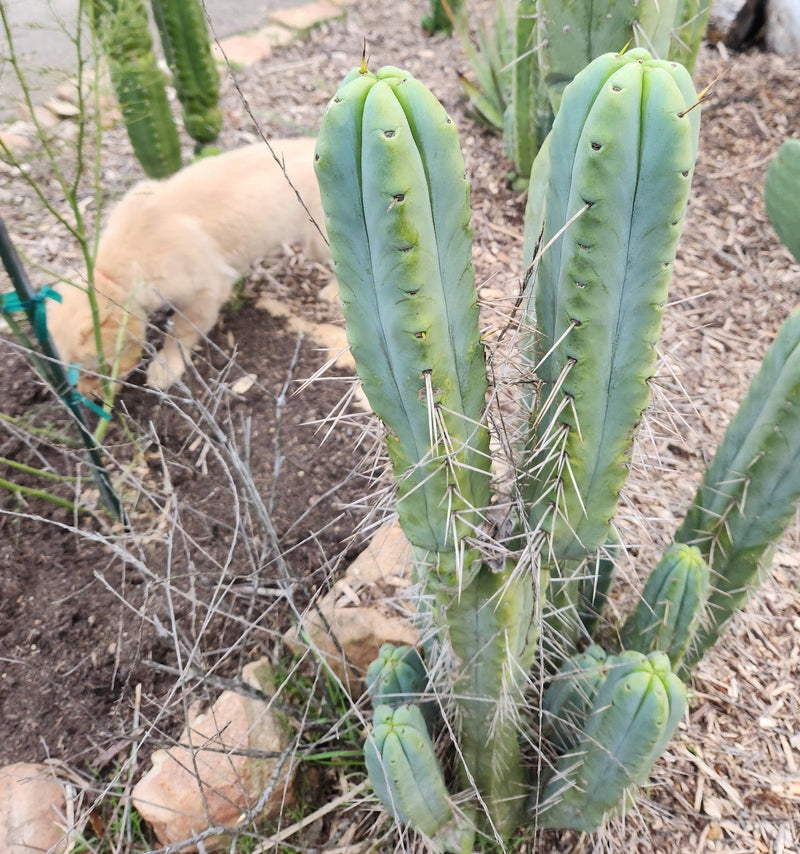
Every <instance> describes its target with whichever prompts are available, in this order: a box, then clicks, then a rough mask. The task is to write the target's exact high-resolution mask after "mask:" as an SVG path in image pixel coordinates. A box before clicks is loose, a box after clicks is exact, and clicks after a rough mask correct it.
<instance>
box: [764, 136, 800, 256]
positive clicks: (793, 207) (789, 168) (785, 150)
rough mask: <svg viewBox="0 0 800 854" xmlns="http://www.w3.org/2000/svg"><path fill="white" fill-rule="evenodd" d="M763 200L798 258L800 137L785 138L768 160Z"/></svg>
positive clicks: (799, 251) (799, 245)
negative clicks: (776, 152) (774, 154)
mask: <svg viewBox="0 0 800 854" xmlns="http://www.w3.org/2000/svg"><path fill="white" fill-rule="evenodd" d="M764 201H765V202H766V205H767V214H768V215H769V219H770V222H771V223H772V227H773V228H774V229H775V232H776V234H777V235H778V237H780V239H781V240H782V241H783V243H784V244H785V245H786V248H787V249H788V250H789V251H790V252H791V253H792V255H793V256H794V258H795V260H796V261H800V139H787V140H786V141H785V142H784V143H783V145H781V147H780V149H778V154H777V155H776V156H775V158H774V159H773V160H772V161H771V162H770V164H769V167H768V168H767V178H766V181H765V183H764Z"/></svg>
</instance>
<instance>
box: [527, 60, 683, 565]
mask: <svg viewBox="0 0 800 854" xmlns="http://www.w3.org/2000/svg"><path fill="white" fill-rule="evenodd" d="M695 103H696V97H695V94H694V88H693V87H692V84H691V79H690V78H689V75H688V74H687V73H686V71H685V70H684V69H682V68H681V67H680V66H676V65H672V64H669V63H666V62H663V61H659V60H652V59H651V58H650V56H649V54H647V52H646V51H643V50H639V49H637V50H633V51H630V52H629V53H626V54H623V55H619V54H616V55H615V54H606V55H604V56H603V57H600V58H599V59H597V60H595V61H594V62H593V63H592V64H591V65H590V66H589V67H588V68H586V69H585V70H584V71H583V72H581V73H580V74H579V75H578V76H577V77H576V78H575V80H574V81H573V83H572V84H571V85H570V87H568V89H567V90H565V93H564V101H563V105H562V106H563V107H564V109H563V111H559V114H558V115H557V117H556V121H555V123H554V126H553V131H552V135H551V138H550V140H549V149H550V150H551V151H552V150H555V151H558V152H559V157H558V158H555V157H552V158H548V157H547V151H545V152H544V155H545V157H546V158H547V161H548V165H547V169H546V175H547V184H546V190H545V191H544V193H543V192H542V185H543V182H542V181H541V180H539V179H538V177H537V176H535V175H534V176H533V178H532V191H531V192H532V196H534V197H539V198H541V197H542V195H544V204H543V208H544V231H543V235H542V240H543V241H544V243H547V242H549V241H551V240H555V242H554V244H553V245H552V247H551V248H550V249H549V250H548V251H547V252H545V253H544V255H543V257H542V258H541V260H540V262H539V264H538V268H537V270H536V275H535V277H534V281H533V299H532V300H531V302H530V309H531V310H532V311H533V313H534V314H531V313H530V312H529V313H528V315H527V317H526V325H527V326H528V327H529V328H531V329H535V330H536V334H537V336H538V346H537V349H536V352H535V355H534V356H533V358H532V359H531V361H532V362H534V363H535V364H538V366H539V367H538V369H537V374H538V380H539V383H540V387H539V391H538V403H537V406H536V408H535V411H534V412H533V413H532V414H531V425H532V431H533V435H534V436H535V441H534V442H533V443H530V444H531V445H532V451H531V453H529V455H528V458H527V459H526V460H525V461H524V468H525V470H526V477H527V482H526V483H525V485H524V492H523V494H524V496H525V498H526V500H527V502H528V506H529V507H530V513H529V523H530V527H531V529H532V530H534V531H536V530H543V531H546V532H547V534H548V544H547V547H546V555H545V557H546V558H547V559H548V560H550V561H551V562H552V563H554V564H556V565H558V564H560V563H562V562H565V561H580V560H582V559H584V558H585V557H586V556H588V555H590V554H592V553H593V552H594V551H595V550H596V549H597V548H599V547H600V546H601V545H602V544H603V543H604V542H605V540H606V538H607V537H608V535H609V531H610V525H611V519H612V517H613V516H614V513H615V511H616V507H617V503H618V499H619V493H620V490H621V488H622V486H623V484H624V482H625V480H626V477H627V471H628V462H629V459H630V452H631V446H632V441H633V436H634V433H635V431H636V427H637V425H638V423H639V420H640V418H641V415H642V412H643V410H644V409H645V407H646V406H647V405H648V401H649V396H650V388H649V381H650V378H651V376H652V373H653V370H654V366H655V358H656V350H655V345H656V342H657V340H658V337H659V334H660V331H661V323H662V315H663V310H664V305H665V303H666V299H667V289H668V285H669V279H670V276H671V272H672V264H673V261H674V258H675V253H676V250H677V243H678V239H679V236H680V232H681V227H682V224H683V218H684V213H685V209H686V202H687V199H688V193H689V187H690V184H691V178H692V172H693V168H694V160H695V156H696V152H697V139H698V131H699V114H698V113H697V111H696V110H693V109H690V108H691V107H692V106H693V105H694V104H695ZM534 172H536V167H534ZM655 199H658V200H659V203H658V204H653V200H655ZM576 215H577V218H576V219H575V221H574V222H573V223H572V224H571V225H570V226H569V227H568V228H567V230H566V232H565V233H564V234H563V235H562V236H560V237H557V234H558V233H559V232H560V230H561V229H563V227H564V224H565V223H568V222H569V221H570V219H571V218H572V217H576ZM532 219H533V220H534V222H535V227H536V229H538V226H539V222H538V220H536V217H535V216H533V217H532ZM531 243H532V241H531V239H530V237H528V238H526V245H527V246H528V247H529V251H530V246H531ZM525 260H526V266H527V265H528V264H530V263H531V261H532V258H530V257H526V259H525Z"/></svg>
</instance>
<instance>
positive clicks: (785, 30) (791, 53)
mask: <svg viewBox="0 0 800 854" xmlns="http://www.w3.org/2000/svg"><path fill="white" fill-rule="evenodd" d="M766 41H767V50H771V51H772V52H773V53H777V54H779V55H780V56H787V57H797V56H800V3H798V0H769V3H767V31H766Z"/></svg>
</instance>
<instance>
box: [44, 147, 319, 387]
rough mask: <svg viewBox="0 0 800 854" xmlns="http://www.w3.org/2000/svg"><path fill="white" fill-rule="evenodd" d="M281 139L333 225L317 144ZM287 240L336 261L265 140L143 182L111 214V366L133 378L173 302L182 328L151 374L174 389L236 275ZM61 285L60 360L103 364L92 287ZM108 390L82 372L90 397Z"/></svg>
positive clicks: (102, 249)
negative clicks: (160, 314)
mask: <svg viewBox="0 0 800 854" xmlns="http://www.w3.org/2000/svg"><path fill="white" fill-rule="evenodd" d="M270 142H271V145H272V147H273V149H274V150H275V152H276V154H277V155H278V156H279V157H280V158H281V159H282V160H283V162H284V163H285V166H286V172H287V174H288V175H289V177H290V178H291V180H292V183H293V184H294V186H295V187H296V188H297V191H298V192H299V193H300V195H301V196H302V198H303V200H304V201H305V203H306V205H308V208H309V210H310V211H311V214H312V215H313V216H314V219H315V220H316V221H317V222H318V223H319V224H320V227H322V220H323V218H322V208H321V205H320V201H319V189H318V187H317V181H316V178H315V177H314V140H313V139H310V138H300V139H286V140H271V141H270ZM287 243H299V244H301V245H302V247H303V250H304V251H305V252H306V253H307V254H308V255H309V256H310V257H312V258H314V259H316V260H324V259H326V258H327V257H328V249H327V246H326V244H325V241H324V239H323V237H322V235H321V234H320V233H319V231H318V230H317V228H316V226H315V225H314V224H313V223H312V222H311V221H310V219H309V215H308V213H307V212H306V211H305V209H304V208H303V206H302V205H301V204H300V202H299V201H298V200H297V196H296V195H295V192H294V191H293V190H292V188H291V187H290V186H289V184H288V183H287V181H286V177H285V176H284V174H283V172H282V170H281V169H280V167H279V166H278V164H277V163H276V162H275V160H274V158H273V157H272V154H271V153H270V151H269V149H268V148H267V146H266V145H264V144H263V143H257V144H255V145H250V146H247V147H245V148H240V149H237V150H234V151H230V152H227V153H225V154H219V155H216V156H213V157H208V158H205V159H202V160H199V161H197V162H195V163H193V164H192V165H190V166H187V167H186V168H185V169H182V170H181V171H180V172H178V173H177V174H175V175H173V176H172V177H171V178H168V179H167V180H166V181H160V182H159V181H145V182H143V183H141V184H137V185H136V186H135V187H133V188H132V189H131V190H130V191H129V192H128V193H127V194H126V195H125V196H124V197H123V199H122V201H120V203H119V204H118V205H117V206H116V207H115V208H114V209H113V211H112V212H111V216H110V217H109V220H108V223H107V225H106V227H105V229H104V230H103V232H102V233H101V236H100V243H99V247H98V252H97V259H96V261H95V293H96V297H97V305H98V317H99V329H100V337H101V339H102V345H103V354H104V356H105V359H106V362H107V363H108V364H109V365H116V368H117V371H118V375H119V376H124V375H125V374H126V373H127V372H128V371H130V370H131V369H132V368H134V367H135V366H136V364H137V362H138V361H139V359H140V357H141V354H142V345H143V342H144V338H145V330H146V322H147V317H148V315H150V314H152V313H153V312H154V311H156V310H157V309H159V308H162V307H164V306H169V307H171V308H174V309H175V313H174V315H173V317H172V330H171V333H169V334H168V335H167V336H166V338H165V342H164V346H163V348H162V350H161V351H160V352H159V353H158V354H157V356H156V357H155V359H154V360H153V362H152V363H151V364H150V366H149V368H148V371H147V382H148V385H150V386H152V387H154V388H161V389H166V388H168V387H169V386H170V385H171V384H172V383H173V382H175V381H176V380H177V379H179V378H180V377H181V375H182V374H183V371H184V358H187V359H188V358H189V354H190V352H191V349H192V347H194V345H195V344H197V342H198V341H199V340H200V338H201V337H202V336H203V335H205V334H206V333H207V332H209V331H210V329H211V328H212V327H213V326H214V324H215V323H216V320H217V316H218V314H219V311H220V309H221V308H222V306H223V305H224V304H225V302H226V301H227V300H228V299H229V297H230V296H231V291H232V288H233V285H234V283H235V282H236V281H237V279H239V278H240V277H241V275H242V274H243V273H245V272H246V271H247V269H248V268H249V267H250V265H251V264H252V263H253V262H254V261H255V260H256V259H258V258H260V257H262V256H264V255H269V254H271V253H274V252H277V251H279V250H280V248H281V247H282V246H283V245H284V244H287ZM60 292H61V295H62V302H60V303H57V302H55V301H53V300H48V307H47V322H48V327H49V330H50V333H51V335H52V337H53V341H54V343H55V345H56V349H57V350H58V353H59V356H60V357H61V358H62V359H63V361H65V362H67V363H73V362H77V363H78V364H79V365H80V367H81V369H82V370H83V371H88V372H97V371H98V369H99V359H98V354H97V347H96V339H95V329H94V325H93V323H92V311H91V307H90V303H89V298H88V296H87V294H86V291H85V290H83V289H81V288H78V287H70V286H68V285H65V286H62V287H61V288H60ZM182 351H183V355H182ZM98 388H99V380H98V379H97V378H96V377H93V376H90V375H88V374H86V373H82V374H81V378H80V380H79V382H78V389H79V390H80V391H81V393H82V394H90V393H94V392H96V391H97V390H98Z"/></svg>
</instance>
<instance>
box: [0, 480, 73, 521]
mask: <svg viewBox="0 0 800 854" xmlns="http://www.w3.org/2000/svg"><path fill="white" fill-rule="evenodd" d="M0 487H2V488H3V489H7V490H8V491H9V492H11V493H14V494H16V495H24V496H25V497H26V498H41V499H42V500H43V501H49V502H50V503H51V504H55V505H56V507H66V508H67V509H68V510H71V511H72V512H73V513H82V514H88V513H89V511H88V510H87V509H86V508H85V507H80V506H79V505H77V504H75V503H73V502H72V501H70V500H69V499H67V498H60V497H59V496H58V495H53V494H52V493H50V492H48V491H47V490H46V489H34V488H33V487H31V486H20V485H19V484H18V483H14V482H13V481H10V480H6V479H5V478H0Z"/></svg>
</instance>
